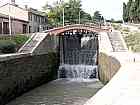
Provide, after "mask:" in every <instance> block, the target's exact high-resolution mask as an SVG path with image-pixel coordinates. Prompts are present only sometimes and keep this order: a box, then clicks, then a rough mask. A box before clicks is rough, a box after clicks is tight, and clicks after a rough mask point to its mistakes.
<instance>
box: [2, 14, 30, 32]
mask: <svg viewBox="0 0 140 105" xmlns="http://www.w3.org/2000/svg"><path fill="white" fill-rule="evenodd" d="M28 24H29V22H28V21H25V20H20V19H17V18H13V17H11V31H12V32H11V33H12V34H25V33H27V32H28V29H27V28H28ZM0 34H9V16H8V15H5V14H1V13H0Z"/></svg>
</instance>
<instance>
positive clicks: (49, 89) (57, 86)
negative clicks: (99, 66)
mask: <svg viewBox="0 0 140 105" xmlns="http://www.w3.org/2000/svg"><path fill="white" fill-rule="evenodd" d="M102 87H103V84H102V83H101V82H100V81H98V79H89V80H87V79H86V80H85V79H79V80H78V79H57V80H54V81H52V82H50V83H48V84H45V85H42V86H40V87H38V88H36V89H34V90H32V91H30V92H28V93H25V94H23V95H22V96H20V97H18V98H16V99H15V100H13V101H11V102H10V103H9V104H7V105H83V104H84V103H85V102H86V101H87V100H88V99H90V98H91V97H92V96H93V95H94V94H95V93H96V92H97V91H98V90H99V89H101V88H102Z"/></svg>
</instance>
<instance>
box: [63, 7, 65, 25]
mask: <svg viewBox="0 0 140 105" xmlns="http://www.w3.org/2000/svg"><path fill="white" fill-rule="evenodd" d="M64 26H65V10H64V7H63V27H64Z"/></svg>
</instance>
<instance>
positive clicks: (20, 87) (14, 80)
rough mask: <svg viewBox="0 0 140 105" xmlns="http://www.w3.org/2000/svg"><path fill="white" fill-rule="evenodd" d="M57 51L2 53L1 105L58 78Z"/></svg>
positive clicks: (0, 70)
mask: <svg viewBox="0 0 140 105" xmlns="http://www.w3.org/2000/svg"><path fill="white" fill-rule="evenodd" d="M58 65H59V59H58V55H57V53H53V52H52V53H48V54H42V55H32V56H31V55H29V54H12V55H0V105H4V104H5V103H7V102H8V101H9V100H11V99H13V98H15V97H17V96H19V95H21V94H22V93H24V92H26V91H28V90H30V89H32V88H34V87H36V86H38V85H41V84H43V83H46V82H48V81H50V80H53V79H56V77H57V69H58Z"/></svg>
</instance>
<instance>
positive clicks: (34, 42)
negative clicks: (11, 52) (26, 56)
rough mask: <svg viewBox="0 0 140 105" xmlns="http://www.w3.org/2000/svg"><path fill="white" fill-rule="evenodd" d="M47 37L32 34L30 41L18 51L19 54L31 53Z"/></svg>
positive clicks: (42, 34) (44, 34)
mask: <svg viewBox="0 0 140 105" xmlns="http://www.w3.org/2000/svg"><path fill="white" fill-rule="evenodd" d="M46 36H47V34H46V33H34V34H33V35H32V36H31V37H30V39H29V40H28V41H27V42H26V43H25V44H24V45H23V46H22V47H21V48H20V49H19V51H18V52H19V53H33V51H34V50H35V48H36V47H37V46H38V45H39V44H40V43H41V41H42V40H43V39H44V38H45V37H46Z"/></svg>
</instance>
